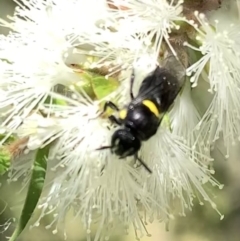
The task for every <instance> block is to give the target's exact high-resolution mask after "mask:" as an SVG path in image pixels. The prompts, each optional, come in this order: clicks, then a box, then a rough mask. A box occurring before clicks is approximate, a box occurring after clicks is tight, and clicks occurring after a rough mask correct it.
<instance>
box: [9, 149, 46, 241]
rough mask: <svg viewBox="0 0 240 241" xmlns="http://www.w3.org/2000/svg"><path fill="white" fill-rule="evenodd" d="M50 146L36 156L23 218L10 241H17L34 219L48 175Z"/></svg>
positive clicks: (40, 150) (39, 151)
mask: <svg viewBox="0 0 240 241" xmlns="http://www.w3.org/2000/svg"><path fill="white" fill-rule="evenodd" d="M49 149H50V146H46V147H44V148H43V149H39V150H38V151H37V153H36V156H35V162H34V168H33V171H32V176H31V180H30V184H29V187H28V192H27V196H26V199H25V203H24V206H23V210H22V213H21V217H20V219H19V221H18V224H17V227H16V229H15V231H14V233H13V235H12V236H11V238H10V239H9V241H15V240H17V238H18V237H19V235H20V234H21V233H22V231H23V230H24V228H25V227H26V225H27V223H28V221H29V220H30V218H31V217H32V214H33V212H34V210H35V208H36V206H37V203H38V200H39V198H40V196H41V193H42V189H43V184H44V180H45V175H46V168H47V162H46V158H47V156H48V153H49Z"/></svg>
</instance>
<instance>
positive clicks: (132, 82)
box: [130, 69, 135, 99]
mask: <svg viewBox="0 0 240 241" xmlns="http://www.w3.org/2000/svg"><path fill="white" fill-rule="evenodd" d="M134 80H135V73H134V69H133V70H132V74H131V79H130V97H131V99H134V96H133V84H134Z"/></svg>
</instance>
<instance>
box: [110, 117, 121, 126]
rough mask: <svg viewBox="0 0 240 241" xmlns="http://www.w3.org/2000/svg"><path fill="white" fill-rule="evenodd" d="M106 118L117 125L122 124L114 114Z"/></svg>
mask: <svg viewBox="0 0 240 241" xmlns="http://www.w3.org/2000/svg"><path fill="white" fill-rule="evenodd" d="M108 119H109V120H110V121H111V122H112V123H114V124H117V125H119V126H121V125H122V122H121V120H119V119H118V118H117V117H116V116H114V115H110V116H109V117H108Z"/></svg>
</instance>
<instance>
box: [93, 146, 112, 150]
mask: <svg viewBox="0 0 240 241" xmlns="http://www.w3.org/2000/svg"><path fill="white" fill-rule="evenodd" d="M111 148H112V146H102V147H99V148H97V149H96V151H100V150H105V149H111Z"/></svg>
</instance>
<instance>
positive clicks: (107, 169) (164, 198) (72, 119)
mask: <svg viewBox="0 0 240 241" xmlns="http://www.w3.org/2000/svg"><path fill="white" fill-rule="evenodd" d="M51 111H52V113H54V115H55V117H54V119H55V118H57V117H58V123H59V124H58V125H57V126H58V127H55V128H54V129H52V130H59V131H57V132H54V131H53V132H52V140H53V139H55V137H56V136H57V137H58V139H57V142H55V144H54V145H52V148H51V153H50V157H49V159H48V172H47V180H48V182H47V183H46V189H45V194H44V197H43V198H42V200H41V201H40V205H39V208H40V209H41V215H40V217H39V219H38V220H37V221H36V223H35V224H34V226H38V225H39V222H40V220H41V218H42V217H44V216H45V215H46V214H48V213H53V214H54V220H53V222H52V223H51V224H50V225H48V226H47V227H46V228H50V227H52V226H54V227H55V226H56V229H55V230H54V232H57V229H58V224H59V223H61V222H64V220H65V217H66V215H67V213H68V211H69V210H70V209H71V208H73V210H74V213H75V215H76V216H77V217H80V218H81V220H82V223H83V225H84V227H85V228H86V230H87V233H88V235H90V233H91V225H92V224H93V223H95V222H97V223H98V228H97V233H96V236H95V240H98V239H99V238H101V237H103V236H106V237H108V236H109V234H111V230H114V229H115V228H117V227H118V228H119V226H122V227H124V228H125V229H127V230H128V229H129V227H130V226H131V225H133V227H134V229H135V230H136V235H137V236H138V237H142V236H143V235H145V234H147V231H146V227H145V224H144V222H146V221H148V220H149V221H152V220H159V221H165V222H167V221H168V220H169V219H172V218H173V217H174V215H178V214H180V215H185V211H186V209H190V210H191V208H192V205H193V203H192V200H193V198H195V196H196V195H197V196H198V198H199V201H200V203H201V204H203V202H204V201H208V202H210V204H211V205H212V206H213V208H215V209H216V210H217V208H216V206H215V204H214V203H213V201H212V200H211V198H210V197H209V196H208V194H207V193H206V191H205V190H204V188H203V185H204V184H206V183H207V182H209V183H211V184H212V185H218V186H219V187H221V186H220V185H219V183H217V182H216V180H214V179H213V178H212V177H211V171H210V170H209V168H208V164H209V162H211V161H212V160H211V159H209V158H208V157H206V156H204V155H201V154H199V153H197V152H195V151H194V150H191V148H190V147H188V146H187V145H185V144H183V143H182V139H181V138H180V137H178V136H176V135H175V134H171V133H170V131H169V130H167V129H165V127H162V128H160V129H159V131H158V134H157V135H155V136H154V137H153V138H151V139H150V140H149V141H147V142H146V143H145V144H144V145H143V147H142V149H141V157H142V159H143V160H144V161H145V162H146V164H147V165H148V166H149V167H150V168H151V169H152V171H153V173H152V174H151V175H149V174H148V173H147V172H146V170H145V169H144V168H142V167H141V166H140V165H139V163H135V161H134V158H131V157H130V158H128V159H127V160H121V159H119V158H118V157H117V156H115V155H113V154H111V152H110V150H102V151H99V150H96V149H97V148H99V147H100V146H104V145H109V143H110V141H111V135H112V133H113V132H114V131H115V129H116V128H115V127H113V126H112V125H110V123H109V121H108V120H106V119H101V118H99V117H98V116H99V108H98V105H97V104H96V105H95V104H91V105H81V104H80V103H79V107H64V106H62V107H61V106H58V107H57V106H56V107H55V106H51ZM28 123H30V122H28ZM40 123H45V124H41V129H40V130H42V131H41V132H38V135H37V133H36V132H34V133H32V136H33V137H34V138H35V139H36V140H37V139H42V137H44V135H42V133H49V136H48V138H49V139H51V137H50V135H51V133H50V132H49V128H50V127H51V126H52V125H51V123H52V121H51V120H48V121H47V120H45V121H43V120H42V117H39V124H40ZM47 123H50V125H47ZM26 124H27V122H26V123H25V129H26V130H27V126H26ZM30 125H32V124H31V123H30ZM59 126H62V128H61V130H60V129H58V128H59ZM44 127H45V128H44ZM29 128H30V126H29ZM44 129H45V132H44V131H43V130H44ZM56 133H57V135H56ZM37 136H38V137H39V138H37ZM30 138H31V135H30ZM44 139H45V138H44ZM48 143H49V142H48ZM156 150H158V151H156ZM200 157H201V158H202V159H203V160H205V162H201V160H200V159H199V158H200ZM110 180H111V181H110ZM194 188H196V189H197V192H199V194H200V195H201V196H202V198H201V196H199V195H198V194H197V193H196V192H195V191H194ZM202 199H203V200H202ZM172 201H176V202H177V203H179V205H180V206H179V208H176V207H175V210H173V209H172V206H171V203H172ZM143 214H144V216H146V221H144V220H143V217H142V215H143Z"/></svg>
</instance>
